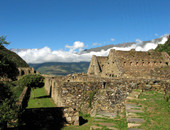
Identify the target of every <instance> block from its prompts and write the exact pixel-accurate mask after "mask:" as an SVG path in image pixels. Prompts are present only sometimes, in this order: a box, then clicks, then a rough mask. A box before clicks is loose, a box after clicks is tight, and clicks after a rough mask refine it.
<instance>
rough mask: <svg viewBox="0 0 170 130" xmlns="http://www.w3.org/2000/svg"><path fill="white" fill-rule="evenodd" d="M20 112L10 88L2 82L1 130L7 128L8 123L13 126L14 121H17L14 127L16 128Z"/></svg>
mask: <svg viewBox="0 0 170 130" xmlns="http://www.w3.org/2000/svg"><path fill="white" fill-rule="evenodd" d="M19 111H20V110H19V108H18V106H17V105H16V98H15V96H14V95H13V93H12V92H11V90H10V88H9V87H8V86H7V85H5V84H4V83H2V82H0V129H1V126H2V127H3V126H6V124H7V123H8V124H11V123H12V122H11V121H12V120H13V121H15V122H13V124H12V125H13V126H16V125H17V122H16V121H17V118H18V114H19Z"/></svg>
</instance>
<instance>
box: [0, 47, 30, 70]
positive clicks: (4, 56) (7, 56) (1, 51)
mask: <svg viewBox="0 0 170 130" xmlns="http://www.w3.org/2000/svg"><path fill="white" fill-rule="evenodd" d="M0 58H1V59H0V60H1V62H2V60H8V61H10V62H12V63H15V64H16V67H28V64H27V63H26V62H25V61H24V60H23V59H22V58H21V57H20V56H18V55H17V54H16V53H15V52H12V51H10V50H8V49H6V48H5V47H4V46H0Z"/></svg>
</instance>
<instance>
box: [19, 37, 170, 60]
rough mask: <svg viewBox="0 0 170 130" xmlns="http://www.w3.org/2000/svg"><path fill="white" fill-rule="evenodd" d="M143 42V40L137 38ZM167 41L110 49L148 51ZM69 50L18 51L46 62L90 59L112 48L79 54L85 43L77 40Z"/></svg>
mask: <svg viewBox="0 0 170 130" xmlns="http://www.w3.org/2000/svg"><path fill="white" fill-rule="evenodd" d="M137 41H139V42H141V40H137ZM166 41H167V37H166V36H164V37H162V40H161V41H160V42H157V43H155V42H154V41H151V42H149V43H146V44H145V45H144V46H141V45H140V44H133V45H131V46H129V47H113V48H110V49H116V50H123V51H129V50H131V49H135V50H136V51H148V50H150V49H155V48H156V47H157V45H158V44H164V43H165V42H166ZM66 47H67V48H68V49H70V50H69V51H63V50H54V51H52V50H51V49H50V48H49V47H44V48H41V49H28V50H22V51H20V52H16V53H17V54H18V55H19V56H21V57H22V58H23V59H24V60H25V61H26V62H27V63H44V62H80V61H90V60H91V57H92V55H97V56H107V55H108V54H109V51H110V49H108V50H106V51H104V50H101V51H100V52H90V53H83V54H78V53H76V52H75V50H76V49H78V50H79V51H81V50H82V49H83V47H84V43H83V42H80V41H76V42H74V43H73V46H68V45H67V46H66Z"/></svg>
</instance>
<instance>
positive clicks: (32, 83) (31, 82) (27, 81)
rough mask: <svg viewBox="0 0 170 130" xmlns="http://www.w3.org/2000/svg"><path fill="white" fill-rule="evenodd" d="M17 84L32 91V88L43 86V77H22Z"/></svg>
mask: <svg viewBox="0 0 170 130" xmlns="http://www.w3.org/2000/svg"><path fill="white" fill-rule="evenodd" d="M18 83H19V85H20V86H27V87H30V88H31V89H33V90H34V88H37V87H39V88H40V87H43V86H44V77H43V76H41V75H39V74H29V75H26V76H23V77H22V78H21V79H20V80H19V81H18ZM34 98H35V96H34Z"/></svg>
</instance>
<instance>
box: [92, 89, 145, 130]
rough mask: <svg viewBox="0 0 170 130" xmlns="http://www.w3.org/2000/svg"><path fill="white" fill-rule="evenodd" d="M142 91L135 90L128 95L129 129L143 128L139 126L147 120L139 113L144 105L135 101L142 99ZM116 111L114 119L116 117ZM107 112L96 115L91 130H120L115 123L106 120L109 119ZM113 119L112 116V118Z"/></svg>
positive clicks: (127, 113) (127, 115) (126, 104)
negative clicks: (140, 97) (140, 96)
mask: <svg viewBox="0 0 170 130" xmlns="http://www.w3.org/2000/svg"><path fill="white" fill-rule="evenodd" d="M140 93H141V90H133V92H132V93H130V94H129V96H127V98H126V100H125V112H126V119H127V129H128V130H143V129H140V128H138V127H139V126H141V125H142V123H144V122H145V120H144V119H143V118H142V117H141V116H140V115H138V113H143V112H144V110H143V107H142V106H139V105H137V103H134V102H133V101H140V100H141V99H139V98H138V97H139V95H140ZM115 116H116V115H115V113H114V116H113V117H112V119H113V120H114V118H115ZM107 118H109V117H107V114H100V115H96V117H95V119H94V123H93V125H92V126H91V127H90V130H96V129H97V130H106V129H107V130H118V128H116V125H115V124H114V123H108V122H107V121H105V119H107ZM110 119H111V118H110Z"/></svg>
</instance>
